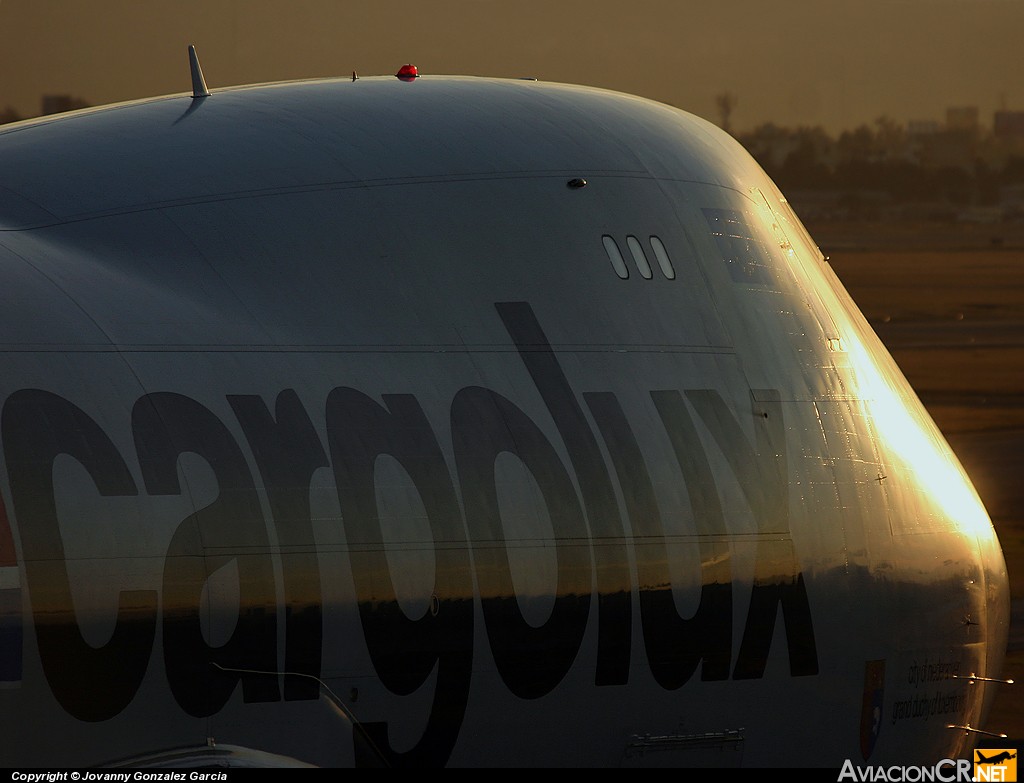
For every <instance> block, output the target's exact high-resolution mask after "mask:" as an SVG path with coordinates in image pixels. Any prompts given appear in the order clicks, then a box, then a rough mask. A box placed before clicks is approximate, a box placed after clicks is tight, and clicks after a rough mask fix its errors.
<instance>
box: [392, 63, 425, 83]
mask: <svg viewBox="0 0 1024 783" xmlns="http://www.w3.org/2000/svg"><path fill="white" fill-rule="evenodd" d="M419 75H420V71H419V68H417V67H416V66H415V65H403V66H402V67H401V68H399V69H398V73H396V74H395V76H397V77H398V78H399V79H401V80H402V81H403V82H411V81H412V80H413V79H415V78H417V77H418V76H419Z"/></svg>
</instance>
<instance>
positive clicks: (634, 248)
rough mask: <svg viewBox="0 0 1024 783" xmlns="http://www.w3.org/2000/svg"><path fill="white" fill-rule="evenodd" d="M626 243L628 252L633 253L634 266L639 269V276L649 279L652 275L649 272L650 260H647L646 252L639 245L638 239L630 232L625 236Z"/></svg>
mask: <svg viewBox="0 0 1024 783" xmlns="http://www.w3.org/2000/svg"><path fill="white" fill-rule="evenodd" d="M626 244H627V245H629V252H630V253H632V254H633V260H634V261H635V262H636V268H637V269H639V270H640V276H641V277H643V279H644V280H650V279H651V278H652V277H653V276H654V275H653V273H652V272H651V262H650V261H648V260H647V254H646V253H645V252H644V249H643V247H642V246H641V245H640V240H639V239H637V238H636V237H635V236H633V235H632V234H630V235H629V236H628V237H626Z"/></svg>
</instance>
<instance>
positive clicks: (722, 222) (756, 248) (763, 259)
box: [702, 208, 772, 285]
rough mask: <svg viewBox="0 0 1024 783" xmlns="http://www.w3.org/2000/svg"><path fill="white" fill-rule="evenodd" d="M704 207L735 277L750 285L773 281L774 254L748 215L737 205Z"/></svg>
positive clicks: (723, 257)
mask: <svg viewBox="0 0 1024 783" xmlns="http://www.w3.org/2000/svg"><path fill="white" fill-rule="evenodd" d="M702 211H703V212H704V217H705V219H706V220H707V221H708V226H709V227H710V228H711V236H712V237H713V238H714V240H715V244H716V245H717V246H718V250H719V252H720V253H721V254H722V260H723V261H725V264H726V266H727V268H728V269H729V275H730V276H731V277H732V279H733V280H734V281H736V282H737V283H747V284H749V285H769V284H770V283H771V282H772V272H771V269H772V263H771V256H770V255H769V252H768V249H767V248H766V247H765V246H764V243H763V242H762V241H761V239H760V237H759V236H758V235H757V232H756V231H755V230H754V227H753V226H752V225H751V224H750V222H749V221H748V220H747V216H746V215H744V214H743V213H742V212H740V211H738V210H734V209H710V208H708V209H704V210H702Z"/></svg>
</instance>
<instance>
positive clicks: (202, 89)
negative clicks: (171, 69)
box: [188, 44, 210, 98]
mask: <svg viewBox="0 0 1024 783" xmlns="http://www.w3.org/2000/svg"><path fill="white" fill-rule="evenodd" d="M188 62H189V66H190V67H191V68H192V97H193V98H206V97H207V96H208V95H209V94H210V91H209V90H208V89H207V88H206V79H204V78H203V69H202V67H201V66H200V65H199V55H197V54H196V47H195V46H194V45H193V44H189V45H188Z"/></svg>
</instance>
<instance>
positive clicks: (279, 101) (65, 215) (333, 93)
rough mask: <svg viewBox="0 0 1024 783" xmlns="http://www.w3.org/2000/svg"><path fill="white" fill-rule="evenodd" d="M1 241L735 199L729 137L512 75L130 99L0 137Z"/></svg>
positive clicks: (745, 164)
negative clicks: (550, 181)
mask: <svg viewBox="0 0 1024 783" xmlns="http://www.w3.org/2000/svg"><path fill="white" fill-rule="evenodd" d="M0 169H2V170H3V171H4V182H3V186H2V187H0V230H17V229H27V228H33V227H41V226H47V225H54V224H58V223H62V222H67V221H78V220H83V219H89V218H92V217H101V216H106V215H111V214H118V213H121V212H126V211H137V210H141V209H148V208H160V207H164V206H168V205H176V204H187V203H193V202H197V201H204V200H217V199H230V198H232V197H240V198H244V197H246V196H253V195H265V194H273V193H282V192H290V191H303V190H309V189H318V188H327V189H329V188H345V187H368V186H374V185H377V186H386V185H389V184H395V183H412V182H416V181H436V180H445V179H451V180H459V179H487V178H507V177H530V176H553V177H583V178H586V177H587V176H597V175H602V176H615V177H634V178H657V179H671V180H681V181H693V182H701V183H709V184H717V185H722V186H725V187H731V188H737V189H743V188H744V187H749V186H750V184H751V182H752V181H754V180H756V179H757V178H758V176H759V169H758V168H757V166H756V165H752V161H751V160H750V158H749V156H748V155H747V154H746V153H745V152H744V151H743V150H742V148H741V147H740V146H739V144H737V143H736V142H735V141H734V140H733V139H732V138H731V137H730V136H728V135H727V134H726V133H724V132H723V131H721V130H720V129H718V128H717V127H715V126H714V125H712V124H711V123H709V122H707V121H705V120H703V119H700V118H699V117H696V116H694V115H692V114H689V113H686V112H684V111H681V110H679V109H676V108H673V107H671V106H667V105H665V104H661V103H656V102H654V101H650V100H646V99H642V98H637V97H634V96H629V95H625V94H621V93H616V92H611V91H608V90H602V89H596V88H588V87H577V86H569V85H563V84H548V83H544V82H539V81H533V80H523V79H491V78H474V77H451V76H429V75H428V76H422V77H420V78H418V79H410V80H401V79H398V78H395V77H370V78H359V79H357V80H355V81H353V80H351V79H323V80H315V81H301V82H281V83H274V84H265V85H256V86H247V87H232V88H225V89H219V90H214V91H213V94H212V95H211V96H209V97H202V98H193V97H192V96H191V95H190V94H182V95H172V96H165V97H161V98H153V99H148V100H141V101H133V102H129V103H123V104H116V105H112V106H108V107H102V108H94V109H85V110H81V111H77V112H70V113H67V114H62V115H53V116H49V117H44V118H40V119H36V120H28V121H24V122H20V123H15V124H12V125H8V126H6V127H4V128H0Z"/></svg>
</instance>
